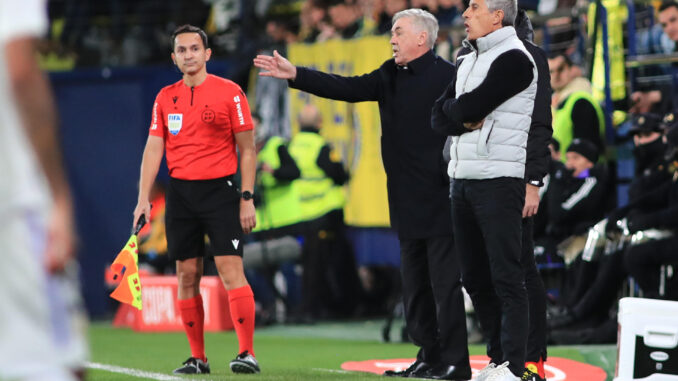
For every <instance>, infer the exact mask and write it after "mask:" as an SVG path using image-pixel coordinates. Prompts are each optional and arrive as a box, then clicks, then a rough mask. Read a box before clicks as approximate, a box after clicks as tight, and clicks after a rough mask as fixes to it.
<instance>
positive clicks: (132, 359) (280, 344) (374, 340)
mask: <svg viewBox="0 0 678 381" xmlns="http://www.w3.org/2000/svg"><path fill="white" fill-rule="evenodd" d="M381 324H382V322H381V321H364V322H351V323H343V322H342V323H322V324H315V325H306V326H284V325H278V326H273V327H264V328H258V329H257V331H256V334H255V351H256V355H257V359H258V360H259V363H260V365H261V369H262V373H261V374H259V375H238V376H236V375H234V374H233V373H231V371H230V369H229V367H228V362H229V361H230V360H231V359H232V358H234V357H235V355H236V354H237V351H238V344H237V340H236V336H235V333H234V332H232V331H231V332H219V333H207V334H206V335H205V346H206V352H207V356H208V358H209V363H210V367H211V369H212V373H211V374H210V375H202V376H194V377H182V378H185V379H202V380H255V379H256V380H280V381H287V380H377V379H383V377H381V376H378V375H373V374H368V373H356V372H344V371H342V370H341V364H342V363H343V362H345V361H362V360H369V359H389V358H413V357H414V356H415V355H416V348H415V347H414V345H412V344H409V343H404V344H403V343H383V342H381V341H380V339H379V337H380V327H381ZM89 334H90V343H91V359H90V361H91V362H92V363H94V364H95V366H96V364H103V365H106V366H117V367H124V368H131V369H135V370H138V371H143V372H153V373H160V374H164V375H167V376H172V377H170V378H168V379H169V380H173V379H175V378H173V377H174V376H173V375H172V369H174V368H176V367H178V366H179V365H181V362H182V361H184V360H185V359H186V358H188V357H189V355H190V353H189V349H188V342H187V340H186V337H185V336H184V334H183V332H176V333H140V332H135V331H132V330H130V329H123V328H112V327H111V326H110V323H109V322H98V323H93V324H92V325H91V327H90V331H89ZM470 352H471V354H472V355H476V354H484V347H483V346H482V345H472V346H471V347H470ZM549 355H550V356H556V357H565V358H570V359H573V360H577V361H581V362H586V363H589V364H592V365H596V366H599V367H601V368H603V369H605V371H606V372H607V373H608V380H611V379H612V377H611V375H612V374H613V372H614V362H615V355H616V349H615V347H614V346H613V345H611V346H572V347H551V348H549ZM127 379H130V380H134V379H142V377H133V376H131V375H126V374H120V373H114V372H110V371H106V370H100V369H90V370H89V371H88V374H87V380H94V381H99V380H101V381H108V380H111V381H112V380H127Z"/></svg>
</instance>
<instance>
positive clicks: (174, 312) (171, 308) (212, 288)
mask: <svg viewBox="0 0 678 381" xmlns="http://www.w3.org/2000/svg"><path fill="white" fill-rule="evenodd" d="M141 292H142V294H141V298H142V306H143V308H142V309H141V311H139V310H137V309H136V308H134V307H132V306H129V305H127V304H120V307H119V308H118V311H117V312H116V314H115V318H114V319H113V326H114V327H131V328H132V329H134V330H135V331H156V332H157V331H183V326H182V323H181V313H180V311H179V308H178V306H177V277H176V276H141ZM200 294H201V295H202V301H203V306H204V308H205V331H226V330H231V329H233V322H232V321H231V314H230V311H229V309H228V294H227V293H226V290H225V289H224V286H223V284H222V283H221V280H220V279H219V277H217V276H204V277H202V281H201V282H200Z"/></svg>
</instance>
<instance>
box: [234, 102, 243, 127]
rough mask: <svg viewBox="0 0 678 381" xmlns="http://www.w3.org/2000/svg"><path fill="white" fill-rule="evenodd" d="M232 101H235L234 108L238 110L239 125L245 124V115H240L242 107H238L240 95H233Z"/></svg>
mask: <svg viewBox="0 0 678 381" xmlns="http://www.w3.org/2000/svg"><path fill="white" fill-rule="evenodd" d="M233 101H234V102H235V108H236V110H238V122H240V125H241V126H242V125H244V124H245V117H244V116H243V115H242V107H240V96H239V95H236V96H235V97H233Z"/></svg>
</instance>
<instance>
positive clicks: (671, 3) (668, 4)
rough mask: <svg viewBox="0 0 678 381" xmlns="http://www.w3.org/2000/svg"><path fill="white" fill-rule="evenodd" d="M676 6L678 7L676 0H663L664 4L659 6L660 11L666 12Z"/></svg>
mask: <svg viewBox="0 0 678 381" xmlns="http://www.w3.org/2000/svg"><path fill="white" fill-rule="evenodd" d="M671 7H674V8H676V9H678V2H676V1H674V0H665V1H662V4H661V5H660V6H659V12H664V11H665V10H667V9H669V8H671Z"/></svg>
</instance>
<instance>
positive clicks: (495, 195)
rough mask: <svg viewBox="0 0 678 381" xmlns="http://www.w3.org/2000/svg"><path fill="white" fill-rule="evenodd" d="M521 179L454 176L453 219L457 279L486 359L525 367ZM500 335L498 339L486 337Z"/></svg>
mask: <svg viewBox="0 0 678 381" xmlns="http://www.w3.org/2000/svg"><path fill="white" fill-rule="evenodd" d="M524 204H525V183H524V181H523V179H518V178H507V177H501V178H496V179H488V180H467V179H461V180H460V179H456V180H454V185H453V192H452V222H453V226H454V236H455V237H456V248H457V250H458V254H459V261H460V265H461V273H462V280H463V283H464V287H465V288H466V291H467V292H468V293H469V295H470V297H471V300H472V301H473V307H474V308H475V311H476V315H477V316H478V320H479V322H480V326H481V328H482V329H483V331H484V332H485V333H486V335H487V337H488V338H490V340H489V341H488V345H487V355H488V356H489V357H490V359H491V361H492V362H494V363H496V364H501V363H503V362H505V361H508V362H509V369H510V370H511V372H512V373H513V374H514V375H516V376H518V377H520V376H521V375H522V373H523V371H524V370H525V352H526V346H527V336H528V301H527V292H526V290H525V274H524V271H523V266H522V263H521V248H522V212H523V205H524ZM497 337H498V338H500V339H499V343H497V342H496V340H492V339H491V338H497Z"/></svg>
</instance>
